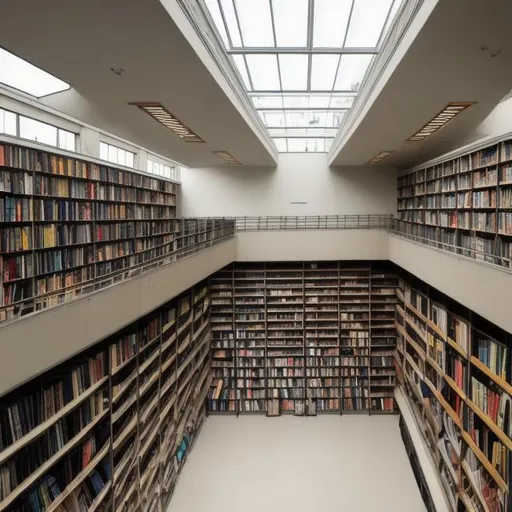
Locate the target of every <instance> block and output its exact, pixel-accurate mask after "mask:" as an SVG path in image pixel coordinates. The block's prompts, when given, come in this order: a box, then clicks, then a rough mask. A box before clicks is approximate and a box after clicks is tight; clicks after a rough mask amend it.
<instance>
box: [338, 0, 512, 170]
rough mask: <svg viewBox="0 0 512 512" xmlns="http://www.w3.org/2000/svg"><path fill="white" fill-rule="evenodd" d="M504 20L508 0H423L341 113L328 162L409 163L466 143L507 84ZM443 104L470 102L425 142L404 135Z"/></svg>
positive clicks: (511, 75) (508, 46)
mask: <svg viewBox="0 0 512 512" xmlns="http://www.w3.org/2000/svg"><path fill="white" fill-rule="evenodd" d="M511 19H512V2H510V1H508V0H486V1H485V2H482V1H481V0H439V1H438V0H424V2H423V5H422V6H421V9H420V10H419V11H418V13H417V14H416V16H415V18H414V20H413V21H412V23H411V25H410V26H409V28H408V30H407V32H406V33H405V35H404V37H403V38H402V41H401V42H400V44H399V46H398V47H397V49H396V51H395V54H394V55H393V57H392V58H391V61H390V63H388V64H387V67H386V68H385V69H384V71H383V72H382V74H381V77H380V78H377V80H376V82H375V85H374V87H373V88H369V89H368V90H367V91H363V95H362V96H361V97H360V98H359V100H358V104H356V105H355V106H354V108H353V109H352V112H351V114H350V116H347V119H346V120H345V123H344V124H343V125H342V127H341V129H340V132H339V133H338V137H337V139H336V140H335V142H334V144H333V147H332V149H331V153H330V155H329V162H330V164H331V165H361V164H364V163H366V162H368V161H369V160H370V159H372V158H373V157H374V156H375V155H377V154H379V153H380V152H382V151H390V152H392V153H391V155H390V156H389V157H387V158H386V159H384V160H383V164H385V165H397V166H399V167H411V166H414V165H416V164H419V163H421V162H423V161H426V160H429V159H431V158H435V157H436V156H439V155H440V154H442V153H445V152H447V151H450V150H453V149H455V148H457V147H458V146H459V145H461V144H462V143H467V142H468V137H469V136H470V134H471V132H472V130H474V128H475V127H476V126H477V125H478V124H479V123H480V122H481V121H482V120H483V119H484V118H485V117H486V116H487V115H488V114H489V112H490V111H491V110H492V109H493V108H494V106H495V105H496V104H497V103H498V102H499V101H500V100H501V98H502V97H503V96H504V95H505V94H506V93H507V92H508V91H509V90H510V84H511V83H512V65H511V64H512V38H510V27H509V25H510V20H511ZM398 21H399V20H397V23H398ZM370 73H371V71H370ZM450 102H477V103H476V104H475V105H473V106H471V107H469V108H468V109H467V110H465V111H464V112H463V113H461V114H460V115H458V116H457V117H456V118H455V119H454V120H453V121H451V122H449V123H448V124H447V125H446V126H444V127H443V128H442V129H440V130H439V131H437V132H436V133H434V134H433V135H431V136H430V137H428V138H427V139H426V140H423V141H421V142H412V141H407V139H409V137H411V136H412V135H413V134H415V133H416V132H417V131H418V130H420V129H421V128H422V127H423V126H424V125H425V124H426V123H428V122H429V121H430V120H431V119H432V118H433V117H434V116H436V115H437V114H438V113H439V112H440V111H441V110H443V109H444V107H445V106H446V105H447V104H448V103H450ZM480 136H481V134H480ZM406 141H407V142H406Z"/></svg>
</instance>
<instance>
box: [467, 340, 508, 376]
mask: <svg viewBox="0 0 512 512" xmlns="http://www.w3.org/2000/svg"><path fill="white" fill-rule="evenodd" d="M474 343H475V349H476V350H474V353H475V355H476V356H477V357H478V359H479V360H480V361H481V362H482V363H483V364H485V366H487V367H488V368H489V369H490V370H492V371H493V372H494V373H495V374H496V375H498V376H499V377H501V378H502V379H506V378H507V368H508V365H509V357H510V352H509V350H508V348H507V347H506V346H505V345H500V344H499V343H496V342H495V341H493V340H491V339H485V338H484V339H482V338H481V337H477V338H476V339H475V340H474Z"/></svg>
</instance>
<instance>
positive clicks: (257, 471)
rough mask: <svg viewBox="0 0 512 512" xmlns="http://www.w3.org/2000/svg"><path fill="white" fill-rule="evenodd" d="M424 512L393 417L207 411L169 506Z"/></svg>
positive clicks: (255, 511) (211, 510) (209, 510)
mask: <svg viewBox="0 0 512 512" xmlns="http://www.w3.org/2000/svg"><path fill="white" fill-rule="evenodd" d="M171 511H172V512H287V511H290V512H317V511H318V512H345V511H346V512H349V511H350V512H370V511H371V512H374V511H375V512H377V511H378V512H388V511H389V512H402V511H403V512H424V511H425V506H424V504H423V501H422V499H421V496H420V493H419V490H418V487H417V485H416V481H415V479H414V475H413V473H412V470H411V467H410V465H409V461H408V459H407V455H406V453H405V449H404V446H403V443H402V440H401V437H400V431H399V429H398V416H371V417H369V416H355V415H354V416H344V417H339V416H317V417H312V418H299V417H293V416H282V417H279V418H266V417H264V416H240V417H239V418H236V417H232V416H211V417H209V418H208V419H207V420H206V422H205V424H204V425H203V429H202V431H201V434H200V436H199V437H198V439H197V440H196V443H195V446H194V449H193V450H192V452H191V453H190V455H189V458H188V461H187V463H186V464H185V466H184V468H183V472H182V474H181V476H180V478H179V481H178V485H177V487H176V490H175V492H174V496H173V498H172V501H171V504H170V507H169V509H168V512H171Z"/></svg>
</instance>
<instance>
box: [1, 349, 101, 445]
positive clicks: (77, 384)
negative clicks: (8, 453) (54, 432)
mask: <svg viewBox="0 0 512 512" xmlns="http://www.w3.org/2000/svg"><path fill="white" fill-rule="evenodd" d="M105 372H106V365H105V354H104V352H100V353H99V354H98V355H97V356H95V357H93V358H89V359H88V360H87V361H84V362H83V363H79V364H77V365H76V366H75V367H74V368H72V369H70V370H69V371H68V372H66V373H65V374H64V375H63V376H61V377H60V379H58V380H57V381H56V382H55V383H54V384H52V385H50V386H47V387H46V388H45V389H44V390H43V392H42V393H40V392H36V393H34V394H27V395H26V396H25V397H23V398H21V399H19V400H17V401H15V402H13V403H12V404H10V405H9V406H7V407H6V408H5V409H4V410H2V411H0V450H4V449H5V448H7V447H8V446H10V445H11V444H12V443H14V442H15V441H17V440H19V439H21V438H22V437H23V436H25V435H27V434H29V433H30V432H31V431H32V430H33V429H34V428H35V427H37V426H38V425H39V424H40V423H42V422H43V421H46V420H48V419H50V418H51V417H52V416H54V415H55V414H57V413H58V412H59V411H60V410H61V409H62V408H63V407H65V406H66V405H67V404H69V403H70V402H72V401H73V400H74V399H76V398H79V396H80V395H81V394H82V393H84V392H85V391H87V389H89V388H90V387H91V386H93V385H94V384H95V383H96V382H98V381H99V380H100V379H102V378H103V377H104V376H105Z"/></svg>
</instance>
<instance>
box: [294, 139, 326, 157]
mask: <svg viewBox="0 0 512 512" xmlns="http://www.w3.org/2000/svg"><path fill="white" fill-rule="evenodd" d="M287 142H288V151H289V152H290V153H323V152H325V139H313V138H302V139H301V138H288V139H287Z"/></svg>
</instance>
